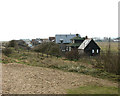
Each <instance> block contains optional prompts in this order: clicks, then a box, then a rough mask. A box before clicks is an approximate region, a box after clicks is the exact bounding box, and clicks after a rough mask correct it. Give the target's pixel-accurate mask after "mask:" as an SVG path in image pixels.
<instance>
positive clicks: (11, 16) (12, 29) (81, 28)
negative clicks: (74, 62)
mask: <svg viewBox="0 0 120 96" xmlns="http://www.w3.org/2000/svg"><path fill="white" fill-rule="evenodd" d="M118 1H119V0H0V33H1V35H0V41H5V40H12V39H21V38H30V39H31V38H47V37H49V36H55V34H70V33H71V34H76V33H79V34H80V35H81V36H86V35H87V36H88V37H117V36H118Z"/></svg>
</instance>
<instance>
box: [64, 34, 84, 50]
mask: <svg viewBox="0 0 120 96" xmlns="http://www.w3.org/2000/svg"><path fill="white" fill-rule="evenodd" d="M84 40H85V38H81V37H80V36H79V34H76V37H73V38H72V39H71V42H72V43H70V44H68V45H66V51H71V50H72V49H77V48H78V47H79V46H80V45H81V44H82V42H83V41H84Z"/></svg>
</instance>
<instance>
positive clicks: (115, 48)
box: [97, 42, 118, 52]
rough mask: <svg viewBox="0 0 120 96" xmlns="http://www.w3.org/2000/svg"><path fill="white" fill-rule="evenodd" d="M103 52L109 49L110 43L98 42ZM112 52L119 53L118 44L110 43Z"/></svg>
mask: <svg viewBox="0 0 120 96" xmlns="http://www.w3.org/2000/svg"><path fill="white" fill-rule="evenodd" d="M97 44H98V45H99V46H100V48H101V50H102V51H103V52H105V51H107V50H108V48H109V42H97ZM110 48H111V52H118V42H110Z"/></svg>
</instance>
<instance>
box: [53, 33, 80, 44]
mask: <svg viewBox="0 0 120 96" xmlns="http://www.w3.org/2000/svg"><path fill="white" fill-rule="evenodd" d="M75 36H76V34H57V35H55V42H56V43H58V44H60V43H61V42H62V43H63V44H69V43H72V41H71V39H72V38H73V37H75ZM79 36H80V35H79Z"/></svg>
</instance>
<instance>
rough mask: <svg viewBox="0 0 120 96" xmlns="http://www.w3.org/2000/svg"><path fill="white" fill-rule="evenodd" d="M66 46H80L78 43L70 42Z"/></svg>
mask: <svg viewBox="0 0 120 96" xmlns="http://www.w3.org/2000/svg"><path fill="white" fill-rule="evenodd" d="M67 46H73V47H77V46H78V47H79V46H80V43H70V44H68V45H67Z"/></svg>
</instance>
